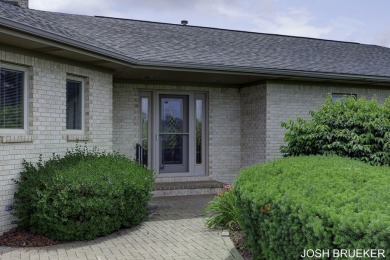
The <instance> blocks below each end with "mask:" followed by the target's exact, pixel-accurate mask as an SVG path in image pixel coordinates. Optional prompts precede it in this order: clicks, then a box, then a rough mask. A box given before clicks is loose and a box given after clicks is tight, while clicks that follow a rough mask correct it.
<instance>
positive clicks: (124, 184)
mask: <svg viewBox="0 0 390 260" xmlns="http://www.w3.org/2000/svg"><path fill="white" fill-rule="evenodd" d="M23 165H24V170H23V171H22V172H21V176H20V179H19V180H16V181H15V182H16V184H17V186H18V191H17V192H16V193H15V203H14V215H15V216H16V217H17V220H16V221H15V223H16V224H17V225H18V226H20V227H22V228H26V229H28V230H30V231H31V232H33V233H38V234H42V235H45V236H47V237H49V238H51V239H56V240H90V239H94V238H96V237H98V236H104V235H107V234H110V233H112V232H113V231H115V230H118V229H120V228H122V227H125V228H129V227H132V226H134V225H137V224H138V223H140V222H141V221H142V220H143V219H144V218H145V217H146V216H147V209H146V207H147V204H148V202H149V201H150V199H151V189H152V185H153V183H154V176H153V173H152V172H151V171H150V170H148V169H146V168H143V167H140V166H138V165H137V164H136V163H135V162H132V161H130V160H128V159H127V158H125V157H124V156H122V155H119V154H106V153H101V152H99V151H97V150H88V149H87V148H83V149H81V148H80V147H78V148H76V149H75V150H72V151H68V152H67V153H66V155H65V156H64V157H62V158H61V157H59V156H56V155H54V156H53V157H52V158H51V159H50V160H48V161H47V162H46V163H42V161H41V160H40V162H38V163H37V164H36V165H33V164H32V163H28V162H24V163H23Z"/></svg>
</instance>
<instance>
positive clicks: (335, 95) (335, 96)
mask: <svg viewBox="0 0 390 260" xmlns="http://www.w3.org/2000/svg"><path fill="white" fill-rule="evenodd" d="M349 97H354V98H355V99H356V98H357V95H356V94H345V93H332V101H333V102H335V101H337V100H340V99H343V98H349Z"/></svg>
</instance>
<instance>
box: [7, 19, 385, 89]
mask: <svg viewBox="0 0 390 260" xmlns="http://www.w3.org/2000/svg"><path fill="white" fill-rule="evenodd" d="M0 43H2V44H6V45H9V46H14V47H18V48H23V49H26V50H29V51H32V52H36V53H43V54H49V55H51V56H57V57H61V58H66V59H68V60H74V61H78V62H82V63H84V64H88V65H93V66H97V67H101V68H105V69H109V70H111V71H112V73H113V76H114V79H115V80H118V81H125V80H155V81H175V82H188V83H190V82H193V83H218V84H232V85H242V84H250V83H252V82H257V81H263V80H267V79H280V80H305V81H325V82H339V83H353V84H370V85H383V86H390V78H389V77H376V76H365V75H350V74H333V73H322V72H307V71H294V70H281V69H269V68H253V67H234V66H215V65H208V64H190V63H164V62H159V61H142V60H136V59H132V58H129V57H127V56H125V55H122V54H118V53H115V52H112V51H110V50H106V49H102V48H98V47H96V46H91V45H89V44H85V43H83V42H80V41H77V40H74V39H70V38H67V37H64V36H61V35H57V34H53V33H50V32H47V31H44V30H40V29H36V28H34V27H31V26H28V25H25V24H22V23H17V22H15V21H11V20H8V19H5V18H2V17H0Z"/></svg>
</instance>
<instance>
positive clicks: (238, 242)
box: [230, 230, 252, 260]
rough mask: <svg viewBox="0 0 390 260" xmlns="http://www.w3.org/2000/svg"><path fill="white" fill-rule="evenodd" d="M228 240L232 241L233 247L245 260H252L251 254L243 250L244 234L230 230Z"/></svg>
mask: <svg viewBox="0 0 390 260" xmlns="http://www.w3.org/2000/svg"><path fill="white" fill-rule="evenodd" d="M230 239H231V240H232V241H233V244H234V247H235V248H236V249H237V251H238V252H239V253H240V254H241V256H242V257H243V258H244V259H245V260H251V259H252V253H251V252H250V251H249V250H248V249H246V248H245V236H244V232H242V231H240V230H231V231H230Z"/></svg>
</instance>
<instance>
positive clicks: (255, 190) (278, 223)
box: [235, 156, 390, 259]
mask: <svg viewBox="0 0 390 260" xmlns="http://www.w3.org/2000/svg"><path fill="white" fill-rule="evenodd" d="M389 190H390V168H389V167H384V166H382V167H378V166H371V165H368V164H365V163H362V162H358V161H356V160H352V159H349V158H342V157H337V156H307V157H291V158H285V159H281V160H278V161H273V162H270V163H266V164H263V165H257V166H253V167H251V168H247V169H244V170H243V171H242V172H241V173H240V175H239V176H238V180H237V182H236V185H235V193H236V195H237V205H240V207H239V211H240V213H239V216H240V225H241V229H242V230H243V231H244V232H245V234H246V236H247V239H248V241H247V243H248V246H249V248H250V250H251V252H252V253H253V255H254V259H298V258H299V256H300V255H302V254H303V252H304V249H306V250H308V249H326V250H327V249H329V250H333V249H383V250H387V251H386V255H390V204H389V203H388V202H389V201H390V192H389Z"/></svg>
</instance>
